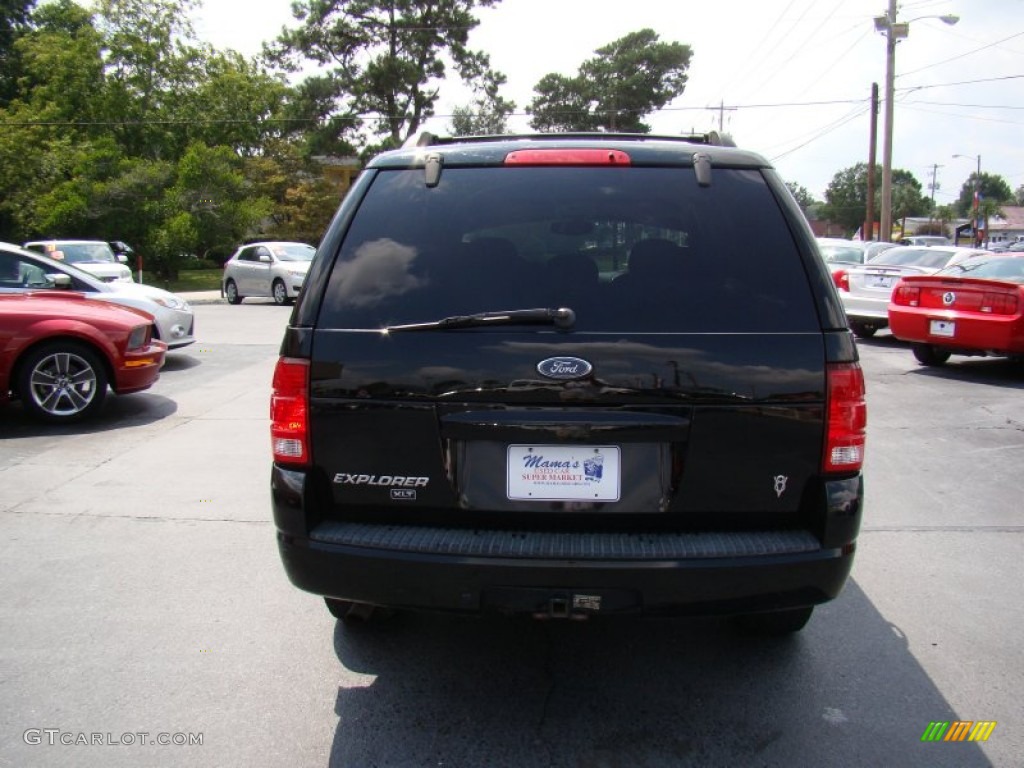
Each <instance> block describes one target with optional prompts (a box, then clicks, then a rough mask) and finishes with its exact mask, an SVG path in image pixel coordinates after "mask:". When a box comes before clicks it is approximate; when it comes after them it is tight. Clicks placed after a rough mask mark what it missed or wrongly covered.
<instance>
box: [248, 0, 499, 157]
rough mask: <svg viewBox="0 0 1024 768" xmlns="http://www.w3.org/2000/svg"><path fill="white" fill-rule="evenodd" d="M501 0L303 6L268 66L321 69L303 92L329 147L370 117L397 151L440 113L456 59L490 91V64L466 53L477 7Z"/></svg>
mask: <svg viewBox="0 0 1024 768" xmlns="http://www.w3.org/2000/svg"><path fill="white" fill-rule="evenodd" d="M497 2H498V0H387V1H385V0H297V2H295V3H293V5H292V9H293V13H294V14H295V17H296V18H297V19H298V20H299V21H300V22H301V25H300V26H299V27H297V28H295V29H288V30H285V31H284V32H282V34H281V36H280V37H279V38H278V40H277V41H276V42H275V43H274V44H273V45H271V46H268V47H267V50H266V55H267V56H268V59H269V60H270V61H273V62H276V63H278V64H280V65H282V66H285V67H288V68H289V69H291V70H292V71H295V70H297V69H298V68H299V67H300V66H301V64H302V63H303V62H305V61H308V62H313V63H315V64H317V65H319V67H320V73H319V74H318V75H316V76H315V77H314V78H310V79H309V80H311V82H308V84H307V86H306V88H305V89H304V92H303V104H304V106H305V109H306V110H307V116H309V117H311V118H316V119H318V120H320V121H322V122H323V123H324V125H323V126H322V130H323V131H324V132H325V133H326V136H324V137H323V138H321V139H320V141H319V142H318V144H320V145H321V146H322V145H329V144H330V143H331V142H337V141H339V140H341V139H342V138H343V137H344V136H345V135H346V134H347V133H351V132H352V131H354V130H355V129H356V128H358V127H359V126H360V122H361V120H363V119H366V120H368V121H369V122H370V124H371V128H372V130H373V132H374V133H375V134H377V135H378V136H382V137H387V138H388V139H389V141H390V142H391V144H392V145H393V146H398V145H400V144H402V143H403V142H404V141H405V140H406V139H407V138H409V137H410V136H413V135H415V134H416V133H417V132H418V130H419V127H420V125H422V123H423V121H424V120H426V119H427V118H429V117H431V116H432V115H433V114H434V105H435V104H436V102H437V98H438V89H439V86H440V84H441V82H442V81H443V80H444V79H445V78H446V77H447V69H448V66H447V64H446V60H450V61H451V62H452V63H453V65H454V69H455V71H456V72H457V73H458V74H459V76H460V77H461V78H462V79H463V80H464V81H465V82H468V83H471V84H480V85H484V86H485V85H486V83H487V78H488V77H494V74H493V73H492V72H491V71H490V61H489V59H488V57H487V55H486V54H484V53H480V52H476V51H472V50H470V49H469V48H468V47H467V40H468V37H469V31H470V30H471V29H473V28H474V27H476V26H477V24H478V23H479V22H478V21H477V19H476V18H475V17H474V16H473V15H472V11H473V9H474V8H475V7H478V6H479V7H489V6H492V5H495V4H496V3H497Z"/></svg>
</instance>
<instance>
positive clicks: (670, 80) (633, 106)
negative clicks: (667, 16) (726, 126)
mask: <svg viewBox="0 0 1024 768" xmlns="http://www.w3.org/2000/svg"><path fill="white" fill-rule="evenodd" d="M595 53H596V54H597V56H595V57H594V58H592V59H588V60H587V61H585V62H583V64H582V65H580V68H579V71H578V73H577V74H576V75H575V76H574V77H565V76H563V75H559V74H555V73H551V74H547V75H545V76H544V77H542V78H541V79H540V81H539V82H538V83H537V85H536V86H534V91H535V92H536V94H537V96H536V97H535V98H534V99H533V101H532V102H531V104H530V111H531V112H532V113H533V116H534V117H533V119H532V120H531V121H530V125H531V126H533V128H534V129H536V130H538V131H599V130H606V131H628V132H635V133H649V132H650V126H648V125H646V124H645V123H644V122H643V121H642V118H643V117H645V116H646V115H649V114H650V113H651V112H653V111H654V110H656V109H660V108H661V107H663V106H665V105H666V104H667V103H668V102H670V101H671V100H672V99H674V98H676V97H677V96H679V95H680V94H681V93H682V92H683V90H684V89H685V88H686V81H687V74H686V72H687V70H688V69H689V66H690V57H691V55H692V52H691V50H690V46H688V45H683V44H681V43H662V42H659V37H658V34H657V33H656V32H654V30H652V29H641V30H639V31H637V32H631V33H630V34H628V35H626V36H625V37H622V38H619V39H618V40H616V41H614V42H612V43H609V44H608V45H606V46H604V47H603V48H598V49H597V50H596V51H595Z"/></svg>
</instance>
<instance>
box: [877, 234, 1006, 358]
mask: <svg viewBox="0 0 1024 768" xmlns="http://www.w3.org/2000/svg"><path fill="white" fill-rule="evenodd" d="M1020 256H1024V254H1020ZM1020 256H1011V255H1009V254H1005V255H1004V254H1000V255H996V254H988V255H985V256H976V257H973V258H970V259H967V260H966V261H962V262H960V263H959V264H955V265H953V266H951V267H946V268H945V269H942V270H940V271H939V272H937V273H935V274H934V275H930V276H914V277H904V278H902V279H901V280H900V281H899V282H898V283H897V284H896V287H895V289H894V290H893V292H892V299H891V300H890V303H889V328H890V329H891V330H892V334H893V336H895V337H896V338H898V339H903V340H904V341H909V342H912V349H913V352H914V357H916V358H917V359H918V361H919V362H921V363H923V364H924V365H942V364H943V363H945V362H946V361H947V360H948V359H949V356H950V355H952V354H958V355H1011V356H1014V355H1024V258H1020Z"/></svg>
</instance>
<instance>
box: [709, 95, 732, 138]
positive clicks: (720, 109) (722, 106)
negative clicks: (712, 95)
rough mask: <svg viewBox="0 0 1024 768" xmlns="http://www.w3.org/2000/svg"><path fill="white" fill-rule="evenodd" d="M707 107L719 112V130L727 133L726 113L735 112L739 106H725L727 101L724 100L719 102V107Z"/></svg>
mask: <svg viewBox="0 0 1024 768" xmlns="http://www.w3.org/2000/svg"><path fill="white" fill-rule="evenodd" d="M705 109H709V110H711V111H712V112H714V111H717V112H718V132H719V133H725V113H726V112H735V111H736V110H737V109H739V107H727V106H725V101H724V100H723V101H720V102H719V104H718V106H717V107H705Z"/></svg>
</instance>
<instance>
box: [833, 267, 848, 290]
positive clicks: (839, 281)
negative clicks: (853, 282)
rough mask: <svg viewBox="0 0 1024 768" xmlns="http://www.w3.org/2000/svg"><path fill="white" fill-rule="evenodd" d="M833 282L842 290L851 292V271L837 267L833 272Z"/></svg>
mask: <svg viewBox="0 0 1024 768" xmlns="http://www.w3.org/2000/svg"><path fill="white" fill-rule="evenodd" d="M832 282H833V283H835V284H836V288H838V289H839V290H840V291H846V292H847V293H849V292H850V273H849V272H847V271H846V270H845V269H837V270H836V271H835V272H833V273H832Z"/></svg>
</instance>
